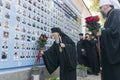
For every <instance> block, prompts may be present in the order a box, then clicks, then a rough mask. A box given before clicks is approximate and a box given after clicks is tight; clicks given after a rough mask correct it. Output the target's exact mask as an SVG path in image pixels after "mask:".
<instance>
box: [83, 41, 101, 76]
mask: <svg viewBox="0 0 120 80" xmlns="http://www.w3.org/2000/svg"><path fill="white" fill-rule="evenodd" d="M83 45H84V49H85V51H86V57H87V65H86V66H87V67H89V68H91V70H92V74H95V75H97V74H98V73H99V69H100V68H99V59H98V54H97V51H96V50H97V49H96V44H95V41H93V40H84V43H83ZM90 73H91V72H90Z"/></svg>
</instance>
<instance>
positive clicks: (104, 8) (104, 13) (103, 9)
mask: <svg viewBox="0 0 120 80" xmlns="http://www.w3.org/2000/svg"><path fill="white" fill-rule="evenodd" d="M106 9H107V5H104V6H101V7H100V12H101V14H102V16H103V18H106V17H107V13H106Z"/></svg>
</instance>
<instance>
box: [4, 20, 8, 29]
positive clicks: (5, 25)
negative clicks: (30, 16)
mask: <svg viewBox="0 0 120 80" xmlns="http://www.w3.org/2000/svg"><path fill="white" fill-rule="evenodd" d="M4 27H5V28H9V22H8V20H6V21H5V24H4Z"/></svg>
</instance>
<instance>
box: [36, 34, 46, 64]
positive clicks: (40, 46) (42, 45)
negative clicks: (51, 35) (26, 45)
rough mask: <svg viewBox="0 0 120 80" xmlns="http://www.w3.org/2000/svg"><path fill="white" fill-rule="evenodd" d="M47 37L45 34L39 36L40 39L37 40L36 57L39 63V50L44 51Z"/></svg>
mask: <svg viewBox="0 0 120 80" xmlns="http://www.w3.org/2000/svg"><path fill="white" fill-rule="evenodd" d="M47 39H48V37H47V36H46V35H45V34H41V35H40V37H39V38H38V40H37V43H38V49H39V51H38V55H37V61H38V62H40V57H41V50H44V49H45V45H46V44H47Z"/></svg>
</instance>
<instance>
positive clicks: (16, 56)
mask: <svg viewBox="0 0 120 80" xmlns="http://www.w3.org/2000/svg"><path fill="white" fill-rule="evenodd" d="M13 59H14V60H18V52H14V54H13Z"/></svg>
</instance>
